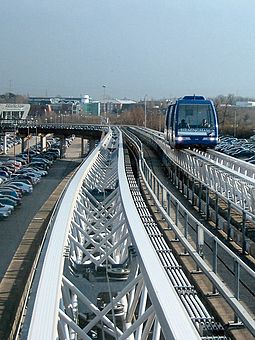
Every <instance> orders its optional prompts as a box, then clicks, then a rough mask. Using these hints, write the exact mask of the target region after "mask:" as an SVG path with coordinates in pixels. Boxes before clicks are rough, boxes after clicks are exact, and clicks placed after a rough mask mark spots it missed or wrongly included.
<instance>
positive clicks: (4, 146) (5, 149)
mask: <svg viewBox="0 0 255 340" xmlns="http://www.w3.org/2000/svg"><path fill="white" fill-rule="evenodd" d="M3 153H4V154H7V137H6V134H4V135H3Z"/></svg>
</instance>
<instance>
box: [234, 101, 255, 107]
mask: <svg viewBox="0 0 255 340" xmlns="http://www.w3.org/2000/svg"><path fill="white" fill-rule="evenodd" d="M236 106H237V107H255V102H253V101H238V102H236Z"/></svg>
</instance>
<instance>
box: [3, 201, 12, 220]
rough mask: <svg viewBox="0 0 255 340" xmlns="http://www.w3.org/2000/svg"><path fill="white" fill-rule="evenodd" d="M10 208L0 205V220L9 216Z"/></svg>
mask: <svg viewBox="0 0 255 340" xmlns="http://www.w3.org/2000/svg"><path fill="white" fill-rule="evenodd" d="M11 212H12V210H11V208H10V207H9V206H6V205H4V204H2V203H0V218H1V219H3V218H7V217H8V216H10V215H11Z"/></svg>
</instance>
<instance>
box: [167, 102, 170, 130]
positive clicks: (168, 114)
mask: <svg viewBox="0 0 255 340" xmlns="http://www.w3.org/2000/svg"><path fill="white" fill-rule="evenodd" d="M170 108H171V106H168V108H167V110H166V128H167V129H168V128H169V120H170Z"/></svg>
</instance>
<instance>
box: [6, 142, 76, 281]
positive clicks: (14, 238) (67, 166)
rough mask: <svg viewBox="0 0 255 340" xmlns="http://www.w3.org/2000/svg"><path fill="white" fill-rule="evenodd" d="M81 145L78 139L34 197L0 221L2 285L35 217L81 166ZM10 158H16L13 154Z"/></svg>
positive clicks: (50, 172) (41, 184) (54, 167)
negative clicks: (67, 177) (61, 185)
mask: <svg viewBox="0 0 255 340" xmlns="http://www.w3.org/2000/svg"><path fill="white" fill-rule="evenodd" d="M80 143H81V141H80V138H75V139H74V141H73V142H72V144H71V146H70V147H69V148H68V149H67V152H66V157H65V158H63V159H58V160H57V161H55V163H54V164H53V166H52V167H51V168H50V169H49V173H48V175H47V176H44V177H42V179H41V182H40V183H38V184H37V185H35V186H34V190H33V193H32V194H31V195H27V196H23V198H22V204H21V206H20V207H18V208H16V209H15V211H14V212H13V213H12V215H11V216H9V217H8V218H7V219H6V220H1V221H0V282H1V280H2V278H3V276H4V274H5V272H6V270H7V268H8V266H9V264H10V262H11V260H12V258H13V256H14V254H15V252H16V249H17V247H18V246H19V244H20V242H21V240H22V237H23V235H24V233H25V231H26V229H27V227H28V225H29V223H30V222H31V220H32V219H33V216H34V215H35V214H36V213H37V212H38V210H39V209H40V208H41V207H42V205H43V204H44V202H45V201H46V200H47V199H48V197H49V196H50V195H51V193H52V192H53V191H54V189H55V188H56V187H57V186H58V184H59V183H60V182H61V181H62V180H63V179H64V178H65V177H66V176H67V175H68V174H70V172H72V171H73V170H74V169H75V168H76V167H77V166H78V165H79V164H80V163H81V161H82V159H81V158H80ZM9 155H11V156H12V155H13V150H10V152H9ZM6 157H8V155H7V156H6ZM1 158H2V157H1Z"/></svg>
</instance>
